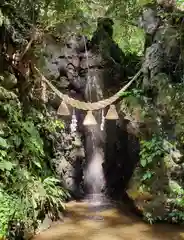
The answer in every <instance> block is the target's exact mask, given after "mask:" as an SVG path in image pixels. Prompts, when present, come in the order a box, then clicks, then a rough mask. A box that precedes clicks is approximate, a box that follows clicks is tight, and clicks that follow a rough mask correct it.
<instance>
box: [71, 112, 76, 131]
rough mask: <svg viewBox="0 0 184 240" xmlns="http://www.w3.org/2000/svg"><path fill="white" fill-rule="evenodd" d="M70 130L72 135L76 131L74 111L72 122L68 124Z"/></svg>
mask: <svg viewBox="0 0 184 240" xmlns="http://www.w3.org/2000/svg"><path fill="white" fill-rule="evenodd" d="M70 130H71V132H72V133H73V132H76V131H77V118H76V114H75V110H73V114H72V122H71V124H70Z"/></svg>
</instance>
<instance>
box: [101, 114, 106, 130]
mask: <svg viewBox="0 0 184 240" xmlns="http://www.w3.org/2000/svg"><path fill="white" fill-rule="evenodd" d="M104 125H105V116H104V110H103V109H102V121H101V125H100V129H101V131H103V130H104Z"/></svg>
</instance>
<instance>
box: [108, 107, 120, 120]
mask: <svg viewBox="0 0 184 240" xmlns="http://www.w3.org/2000/svg"><path fill="white" fill-rule="evenodd" d="M105 118H106V119H108V120H117V119H119V116H118V113H117V111H116V107H115V105H110V107H109V110H108V112H107V115H106V117H105Z"/></svg>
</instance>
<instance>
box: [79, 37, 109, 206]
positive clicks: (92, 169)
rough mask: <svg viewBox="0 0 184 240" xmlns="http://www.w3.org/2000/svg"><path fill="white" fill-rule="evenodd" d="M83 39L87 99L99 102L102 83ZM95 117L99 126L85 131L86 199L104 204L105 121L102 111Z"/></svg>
mask: <svg viewBox="0 0 184 240" xmlns="http://www.w3.org/2000/svg"><path fill="white" fill-rule="evenodd" d="M83 39H84V45H85V54H86V65H87V70H88V77H87V81H86V91H85V98H86V100H87V101H90V102H93V101H99V100H101V99H102V98H103V94H102V90H101V87H100V83H99V82H98V81H97V79H96V78H95V77H94V76H93V71H90V69H89V64H88V52H87V47H86V40H85V38H83ZM94 115H95V118H96V121H97V125H92V126H86V129H85V149H86V166H85V169H84V185H85V188H86V191H87V196H86V199H87V200H90V201H92V202H95V203H97V202H98V203H102V200H103V199H104V196H103V193H102V191H103V189H104V187H105V176H104V171H103V166H102V164H103V162H104V151H103V146H104V131H103V121H104V119H103V120H102V113H101V111H98V112H96V113H95V114H94ZM101 120H102V123H101ZM100 125H101V126H100Z"/></svg>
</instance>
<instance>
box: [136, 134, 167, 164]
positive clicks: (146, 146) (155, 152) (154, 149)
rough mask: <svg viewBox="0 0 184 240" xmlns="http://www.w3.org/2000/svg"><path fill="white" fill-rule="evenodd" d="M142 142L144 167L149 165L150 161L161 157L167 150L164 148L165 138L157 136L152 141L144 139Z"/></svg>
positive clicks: (141, 156) (141, 154)
mask: <svg viewBox="0 0 184 240" xmlns="http://www.w3.org/2000/svg"><path fill="white" fill-rule="evenodd" d="M140 144H141V151H140V164H141V166H142V167H147V165H149V164H150V163H153V162H154V161H156V160H158V159H160V158H161V157H162V156H163V154H164V152H165V150H164V148H163V140H162V139H160V138H158V137H156V136H155V137H153V138H152V139H151V140H150V141H144V140H142V141H141V142H140Z"/></svg>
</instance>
